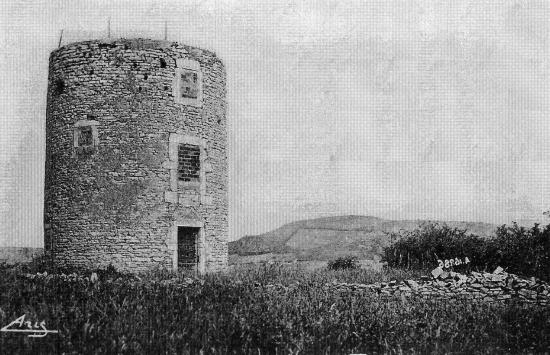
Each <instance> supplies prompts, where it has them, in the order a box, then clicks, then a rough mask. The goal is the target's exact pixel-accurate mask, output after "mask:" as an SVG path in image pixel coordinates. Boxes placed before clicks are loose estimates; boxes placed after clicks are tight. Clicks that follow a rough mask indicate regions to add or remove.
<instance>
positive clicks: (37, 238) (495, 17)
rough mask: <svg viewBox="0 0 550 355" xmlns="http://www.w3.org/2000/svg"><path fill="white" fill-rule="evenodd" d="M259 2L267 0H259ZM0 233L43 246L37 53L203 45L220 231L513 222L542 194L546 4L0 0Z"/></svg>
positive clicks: (40, 62)
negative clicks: (225, 218)
mask: <svg viewBox="0 0 550 355" xmlns="http://www.w3.org/2000/svg"><path fill="white" fill-rule="evenodd" d="M266 3H267V4H266ZM0 6H1V7H0V9H1V17H0V18H1V20H2V21H1V25H2V31H1V33H0V39H1V41H0V43H1V44H0V45H1V46H2V48H1V50H0V65H1V67H0V68H1V70H2V72H1V74H2V78H3V83H2V85H1V86H0V95H1V96H0V104H1V105H2V107H1V108H2V110H1V115H2V116H1V119H2V125H1V127H2V128H1V132H2V134H0V232H1V234H0V245H38V246H40V245H42V205H43V180H44V179H43V174H44V126H45V111H46V109H45V106H46V85H47V74H48V71H47V69H48V55H49V52H50V51H52V50H53V49H55V48H56V47H57V45H58V41H59V34H60V30H61V29H64V36H63V37H64V38H63V40H62V44H66V43H69V42H73V41H79V40H87V39H95V38H103V37H106V33H107V18H109V17H111V36H112V37H149V38H157V39H162V38H163V36H164V34H163V31H164V21H167V23H168V39H169V40H174V41H178V42H181V43H185V44H189V45H195V46H199V47H202V48H206V49H210V50H213V51H215V52H216V53H217V54H218V56H220V57H221V58H222V60H223V61H224V62H225V65H226V68H227V75H228V81H227V85H228V96H227V99H228V107H229V109H228V122H229V132H228V134H229V141H230V147H229V148H230V214H231V216H230V226H231V235H232V238H237V237H240V236H243V235H244V234H254V233H260V232H264V231H267V230H270V229H273V228H275V227H277V226H278V225H280V224H282V223H285V222H288V221H292V220H296V219H301V218H310V217H317V216H328V215H342V214H361V215H374V216H379V217H386V218H394V219H416V218H423V219H424V218H428V219H446V220H470V221H487V222H493V223H510V222H511V221H513V220H517V221H524V222H525V223H532V222H533V221H535V220H541V218H542V217H543V216H542V212H543V211H544V210H547V209H549V208H550V178H549V177H550V139H549V136H550V116H549V106H550V104H549V101H550V100H549V98H550V95H549V76H548V73H549V58H550V57H549V52H548V37H549V36H548V35H549V22H548V21H549V19H550V11H549V5H548V2H547V1H479V0H471V1H457V0H447V1H388V0H383V1H377V2H376V1H370V2H368V4H367V2H366V1H341V0H339V1H308V2H293V1H288V0H287V1H275V2H265V1H229V0H228V1H173V2H161V1H150V2H149V1H135V0H134V1H127V2H123V1H74V0H71V1H3V2H2V4H1V5H0Z"/></svg>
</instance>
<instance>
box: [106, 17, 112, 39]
mask: <svg viewBox="0 0 550 355" xmlns="http://www.w3.org/2000/svg"><path fill="white" fill-rule="evenodd" d="M107 38H111V16H109V18H108V19H107Z"/></svg>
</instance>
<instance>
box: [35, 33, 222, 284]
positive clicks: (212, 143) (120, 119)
mask: <svg viewBox="0 0 550 355" xmlns="http://www.w3.org/2000/svg"><path fill="white" fill-rule="evenodd" d="M225 94H226V89H225V69H224V66H223V63H222V62H221V61H220V59H219V58H217V57H216V55H215V54H214V53H212V52H208V51H205V50H201V49H198V48H193V47H189V46H185V45H181V44H178V43H174V42H167V41H157V40H146V39H116V40H96V41H86V42H79V43H72V44H69V45H66V46H63V47H61V48H59V49H57V50H55V51H53V52H52V53H51V55H50V63H49V79H48V99H47V100H48V101H47V112H46V179H45V206H44V229H45V230H44V236H45V237H44V239H45V240H44V246H45V251H46V254H47V255H50V256H51V257H52V258H53V260H54V263H55V264H57V265H59V266H69V265H71V266H83V267H93V268H97V267H105V266H107V265H109V264H113V266H115V267H116V268H117V269H121V270H128V271H138V270H145V269H148V268H151V267H156V266H160V267H165V268H170V269H191V270H196V271H198V272H201V273H202V272H205V271H215V270H220V269H223V268H224V267H226V265H227V234H228V216H227V215H228V202H227V153H226V141H227V134H226V118H225V112H226V103H225Z"/></svg>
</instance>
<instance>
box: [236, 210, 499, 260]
mask: <svg viewBox="0 0 550 355" xmlns="http://www.w3.org/2000/svg"><path fill="white" fill-rule="evenodd" d="M427 222H436V223H445V224H447V225H448V226H450V227H453V228H459V229H465V230H466V231H467V232H468V233H472V234H476V235H479V236H482V237H488V236H490V235H492V234H493V233H494V232H495V230H496V228H497V226H496V225H494V224H490V223H483V222H463V221H430V220H388V219H383V218H379V217H373V216H357V215H346V216H335V217H322V218H315V219H307V220H300V221H295V222H291V223H287V224H285V225H282V226H281V227H279V228H277V229H274V230H272V231H270V232H267V233H264V234H259V235H251V236H245V237H243V238H241V239H238V240H236V241H233V242H230V243H229V254H230V255H231V256H232V257H233V259H235V257H237V256H238V257H247V256H252V255H256V256H260V255H265V254H269V255H271V256H275V255H277V256H279V257H284V258H283V259H285V260H329V259H332V258H334V257H338V256H342V255H355V256H357V257H358V258H360V259H377V258H379V257H380V256H381V254H382V251H383V247H384V246H386V245H388V244H389V243H390V242H391V240H390V238H391V234H392V233H397V232H399V231H410V230H414V229H415V228H417V227H418V226H420V225H421V224H422V223H427ZM256 259H257V258H256Z"/></svg>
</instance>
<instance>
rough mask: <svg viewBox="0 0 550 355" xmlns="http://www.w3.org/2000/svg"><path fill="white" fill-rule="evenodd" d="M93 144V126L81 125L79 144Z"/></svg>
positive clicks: (80, 145)
mask: <svg viewBox="0 0 550 355" xmlns="http://www.w3.org/2000/svg"><path fill="white" fill-rule="evenodd" d="M92 145H94V139H93V134H92V127H91V126H85V127H80V129H79V130H78V146H79V147H86V146H92Z"/></svg>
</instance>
